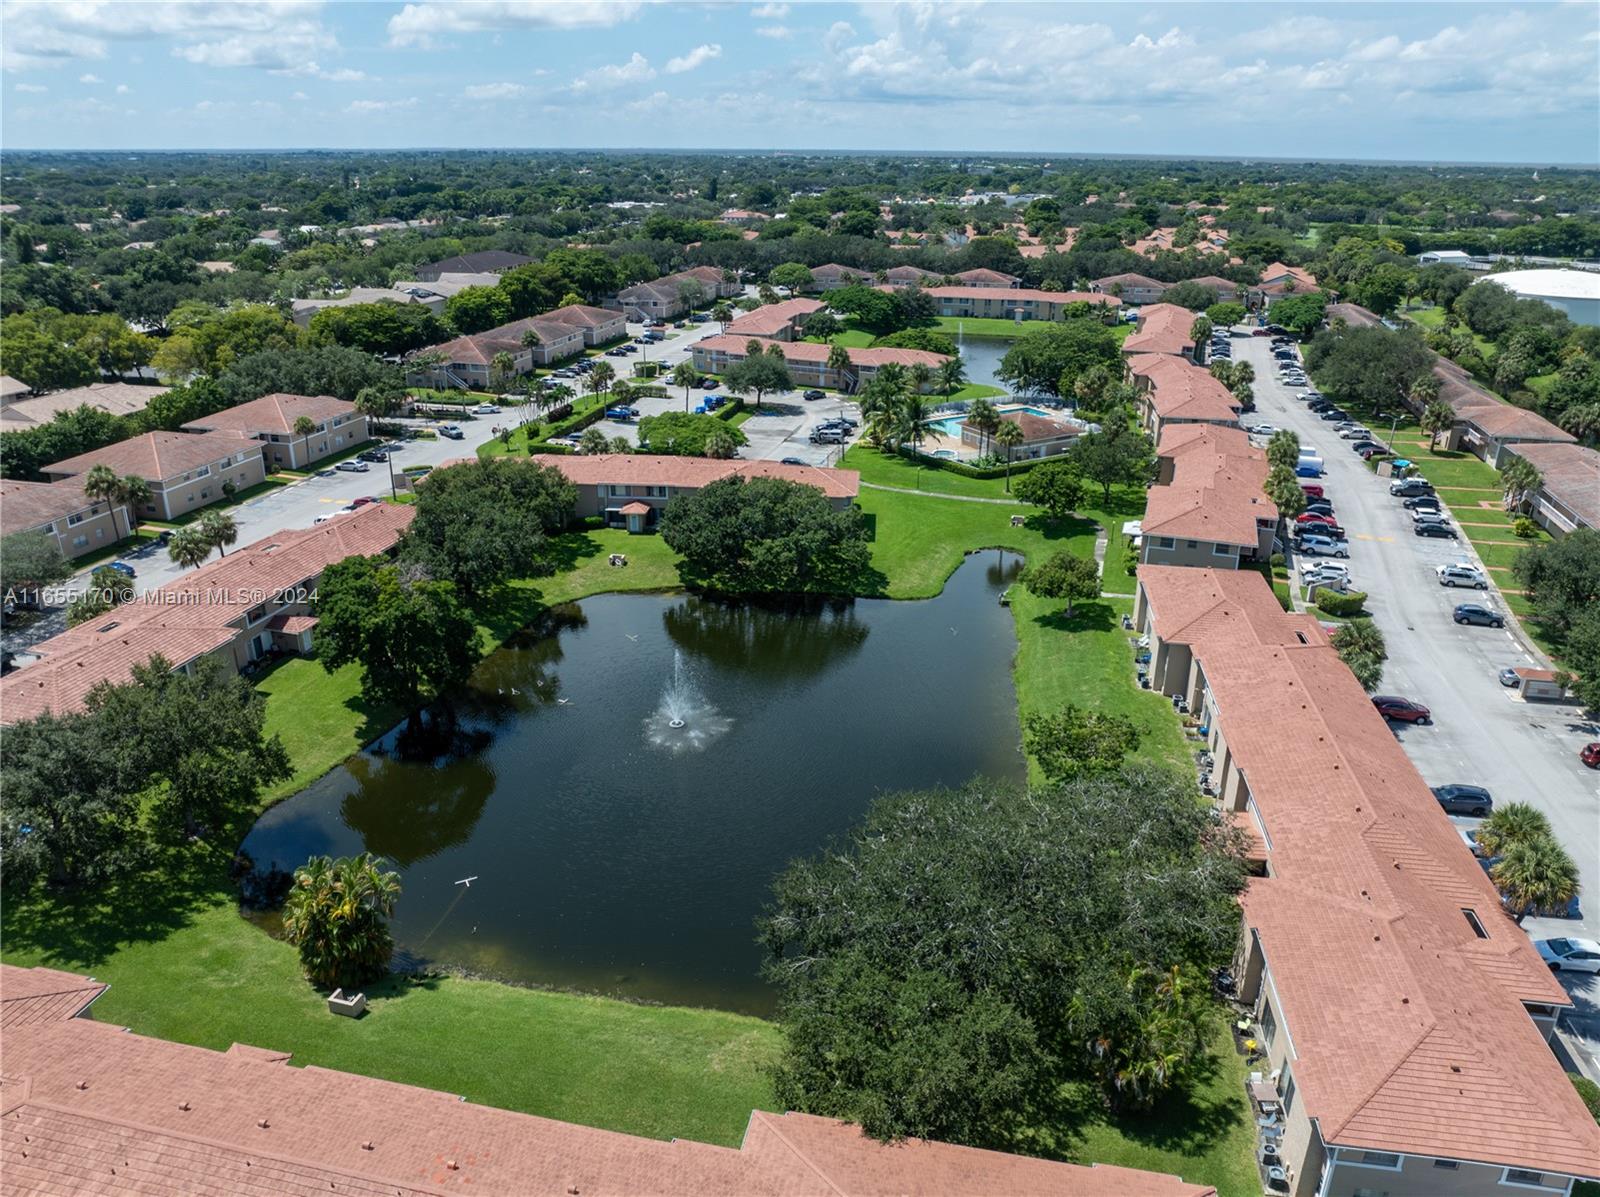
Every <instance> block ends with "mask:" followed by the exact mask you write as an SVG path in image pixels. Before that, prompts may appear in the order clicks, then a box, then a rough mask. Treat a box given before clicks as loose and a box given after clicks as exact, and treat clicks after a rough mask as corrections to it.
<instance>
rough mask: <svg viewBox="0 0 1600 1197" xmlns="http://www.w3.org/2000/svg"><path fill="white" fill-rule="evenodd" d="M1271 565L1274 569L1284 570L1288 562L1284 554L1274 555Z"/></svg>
mask: <svg viewBox="0 0 1600 1197" xmlns="http://www.w3.org/2000/svg"><path fill="white" fill-rule="evenodd" d="M1270 564H1271V566H1272V568H1273V569H1282V568H1283V567H1284V566H1285V565H1287V564H1288V562H1287V561H1285V560H1284V557H1283V554H1282V553H1274V554H1272V560H1271V562H1270Z"/></svg>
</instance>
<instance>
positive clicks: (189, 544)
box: [167, 524, 212, 569]
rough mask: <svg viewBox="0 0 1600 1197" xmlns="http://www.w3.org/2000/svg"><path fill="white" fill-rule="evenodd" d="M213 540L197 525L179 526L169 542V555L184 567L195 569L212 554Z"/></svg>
mask: <svg viewBox="0 0 1600 1197" xmlns="http://www.w3.org/2000/svg"><path fill="white" fill-rule="evenodd" d="M211 548H212V545H211V542H210V541H209V540H207V539H206V537H205V534H204V533H202V532H201V531H200V529H199V527H197V526H196V525H193V524H191V525H190V526H189V527H187V528H179V529H178V530H177V531H176V532H174V533H173V534H172V539H171V540H169V541H168V542H167V556H168V557H171V558H172V559H173V560H174V561H175V562H177V563H178V565H180V566H181V567H182V568H184V569H193V568H194V567H195V566H197V565H199V564H200V563H201V562H202V561H204V560H205V559H206V558H207V557H209V556H211Z"/></svg>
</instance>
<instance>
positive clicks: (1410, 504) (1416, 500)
mask: <svg viewBox="0 0 1600 1197" xmlns="http://www.w3.org/2000/svg"><path fill="white" fill-rule="evenodd" d="M1400 506H1402V507H1404V508H1405V509H1406V510H1407V511H1438V510H1439V496H1438V495H1412V496H1411V497H1410V498H1409V499H1407V500H1406V501H1405V502H1404V503H1402V504H1400Z"/></svg>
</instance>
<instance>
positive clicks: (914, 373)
mask: <svg viewBox="0 0 1600 1197" xmlns="http://www.w3.org/2000/svg"><path fill="white" fill-rule="evenodd" d="M932 386H933V369H932V368H931V367H930V366H927V365H925V364H924V363H922V362H918V363H917V364H916V365H914V366H912V367H911V388H912V390H914V391H916V392H917V394H919V395H925V394H927V393H928V390H929V388H931V387H932Z"/></svg>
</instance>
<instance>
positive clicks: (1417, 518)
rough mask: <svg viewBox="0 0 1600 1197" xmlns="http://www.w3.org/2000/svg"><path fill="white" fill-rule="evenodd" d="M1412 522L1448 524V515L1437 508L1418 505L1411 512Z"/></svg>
mask: <svg viewBox="0 0 1600 1197" xmlns="http://www.w3.org/2000/svg"><path fill="white" fill-rule="evenodd" d="M1411 522H1412V523H1413V524H1448V523H1449V522H1450V517H1449V516H1447V515H1446V514H1445V513H1444V512H1442V511H1440V510H1439V509H1438V508H1436V507H1435V508H1432V509H1429V508H1427V507H1418V508H1417V509H1416V510H1414V511H1413V512H1412V513H1411Z"/></svg>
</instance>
